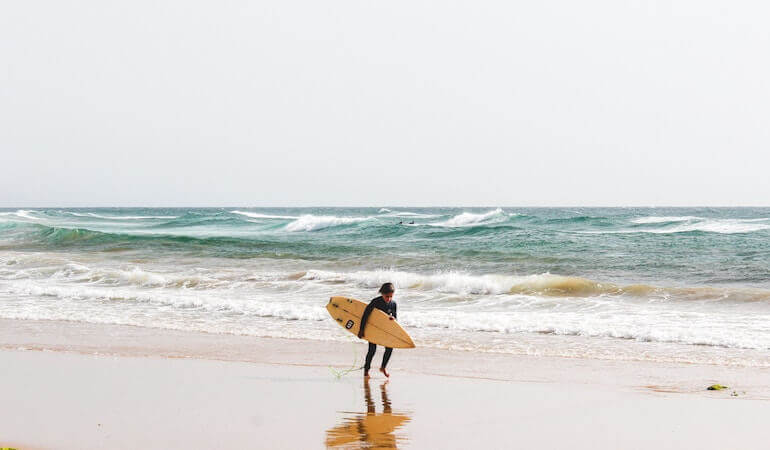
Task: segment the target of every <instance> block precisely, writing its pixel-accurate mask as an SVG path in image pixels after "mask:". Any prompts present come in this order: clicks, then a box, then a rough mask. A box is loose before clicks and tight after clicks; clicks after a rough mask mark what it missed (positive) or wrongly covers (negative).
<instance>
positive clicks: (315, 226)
mask: <svg viewBox="0 0 770 450" xmlns="http://www.w3.org/2000/svg"><path fill="white" fill-rule="evenodd" d="M369 219H371V217H337V216H314V215H312V214H306V215H304V216H300V217H299V218H298V219H297V220H295V221H294V222H291V223H289V224H288V225H286V230H288V231H318V230H323V229H325V228H330V227H337V226H340V225H350V224H354V223H360V222H365V221H367V220H369Z"/></svg>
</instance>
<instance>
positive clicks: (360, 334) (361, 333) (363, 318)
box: [358, 302, 374, 338]
mask: <svg viewBox="0 0 770 450" xmlns="http://www.w3.org/2000/svg"><path fill="white" fill-rule="evenodd" d="M373 309H374V302H371V303H369V304H368V305H366V308H364V313H363V314H362V315H361V326H360V327H359V328H358V337H360V338H363V337H364V327H365V326H366V321H367V320H369V314H371V313H372V310H373Z"/></svg>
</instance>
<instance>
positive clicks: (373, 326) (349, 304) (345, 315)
mask: <svg viewBox="0 0 770 450" xmlns="http://www.w3.org/2000/svg"><path fill="white" fill-rule="evenodd" d="M364 309H366V303H364V302H361V301H358V300H356V299H354V298H347V297H332V298H331V299H329V303H328V304H327V305H326V310H327V311H329V315H331V316H332V319H334V321H335V322H337V323H338V324H339V325H340V326H341V327H342V328H344V329H346V330H348V331H349V332H351V333H353V334H354V335H356V336H358V330H359V328H360V327H361V316H363V315H364ZM364 339H365V340H367V341H369V342H371V343H373V344H377V345H382V346H384V347H390V348H414V341H412V338H411V337H409V333H407V332H406V331H404V329H403V328H401V325H399V324H398V322H396V321H395V320H390V318H389V317H388V315H387V314H385V313H384V312H382V311H380V310H379V309H377V308H375V309H374V310H372V313H371V314H370V315H369V318H368V319H367V320H366V327H364Z"/></svg>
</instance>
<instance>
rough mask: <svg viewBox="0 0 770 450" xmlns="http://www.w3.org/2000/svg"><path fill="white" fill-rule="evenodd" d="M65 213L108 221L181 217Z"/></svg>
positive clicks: (173, 217)
mask: <svg viewBox="0 0 770 450" xmlns="http://www.w3.org/2000/svg"><path fill="white" fill-rule="evenodd" d="M63 212H64V213H67V214H70V215H73V216H77V217H94V218H97V219H106V220H142V219H176V218H178V217H179V216H103V215H101V214H96V213H76V212H72V211H63Z"/></svg>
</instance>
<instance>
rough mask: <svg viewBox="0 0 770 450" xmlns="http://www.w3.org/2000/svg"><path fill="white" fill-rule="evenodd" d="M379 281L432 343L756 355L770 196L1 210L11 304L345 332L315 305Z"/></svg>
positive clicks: (82, 315) (272, 329)
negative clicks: (587, 204)
mask: <svg viewBox="0 0 770 450" xmlns="http://www.w3.org/2000/svg"><path fill="white" fill-rule="evenodd" d="M385 281H393V282H395V283H396V285H397V287H398V289H399V291H398V296H399V298H400V299H401V301H402V303H403V307H402V309H403V310H405V311H410V309H411V311H410V313H409V314H408V317H404V319H402V322H403V323H404V325H405V326H407V328H408V329H410V332H412V333H413V334H415V335H417V336H418V337H421V338H423V340H424V342H425V343H426V345H433V346H437V347H453V348H454V347H458V348H481V349H482V350H489V351H502V352H520V351H523V350H522V349H521V342H527V343H528V344H527V345H529V346H530V347H528V348H532V346H534V347H537V351H536V352H535V353H537V352H541V353H542V352H545V353H548V349H549V348H550V347H551V346H553V347H559V346H561V347H559V348H561V350H560V352H562V353H564V352H566V351H567V350H564V348H568V349H570V350H569V352H572V353H569V354H570V355H572V354H573V353H575V352H576V353H577V354H583V353H585V354H586V355H589V356H590V355H594V356H595V354H597V352H599V353H602V351H601V350H602V349H604V348H609V347H612V348H613V349H615V350H614V351H617V350H618V349H619V348H620V349H623V348H627V349H629V350H628V353H629V354H631V353H633V352H636V350H634V351H633V352H632V351H631V350H630V345H631V344H630V343H627V344H626V345H625V346H624V345H622V344H620V342H621V341H633V342H634V344H633V345H638V344H639V343H650V345H652V344H655V345H662V344H667V345H668V344H671V345H674V346H679V347H676V348H673V347H672V348H658V349H657V350H656V351H659V354H660V355H663V356H666V355H668V356H666V357H671V358H673V359H677V358H679V359H685V360H687V357H686V356H683V355H687V354H688V349H689V350H692V351H693V352H694V353H698V351H695V350H693V347H687V346H693V345H696V346H704V345H705V346H709V347H714V348H722V349H735V350H736V351H737V350H740V351H753V352H760V353H758V354H755V353H752V354H751V355H749V356H746V355H743V356H742V357H741V358H743V359H741V358H738V360H739V362H740V361H744V362H745V361H747V360H751V361H753V362H752V364H754V363H757V361H760V362H762V361H764V360H765V358H766V356H767V355H766V354H765V353H763V352H766V351H768V350H770V208H496V207H491V208H490V207H486V208H396V207H388V208H380V207H376V208H243V207H238V208H235V207H233V208H152V209H146V208H98V209H93V208H76V209H69V208H50V209H17V208H14V209H5V210H0V300H2V303H0V317H5V318H15V319H48V320H75V321H88V322H99V323H123V324H133V325H139V326H152V327H163V328H175V329H191V330H201V331H210V332H225V333H239V334H253V335H264V336H284V337H286V336H289V337H299V336H302V337H310V338H314V339H344V338H345V336H344V335H334V334H333V331H332V330H333V328H332V329H330V328H329V327H328V326H327V325H328V324H326V322H325V320H326V317H325V315H324V314H325V311H323V309H322V308H318V307H317V306H318V305H319V304H320V305H323V303H324V301H325V298H327V297H328V296H329V295H349V296H355V297H359V298H368V297H372V296H374V293H375V291H376V287H377V286H378V285H379V284H380V283H382V282H385ZM332 325H333V324H332ZM478 333H482V334H483V335H481V334H478ZM490 333H491V334H490ZM490 336H492V337H490ZM543 336H553V338H552V339H551V340H550V341H549V340H548V339H545V338H543ZM564 337H572V338H571V339H572V340H571V341H570V342H566V341H564V339H563V338H564ZM544 339H545V340H544ZM534 341H536V342H537V344H533V342H534ZM578 341H579V342H580V344H579V347H580V348H578V349H575V348H573V347H574V346H575V345H578V344H576V342H578ZM565 346H566V347H565ZM607 346H609V347H607ZM681 346H684V347H681ZM581 352H583V353H581ZM592 352H593V353H592ZM557 353H559V352H557ZM562 353H559V354H562ZM620 353H623V352H622V351H621V352H620ZM602 354H604V353H602ZM671 355H674V356H671ZM663 356H661V357H663ZM717 356H719V358H722V359H719V358H717V357H716V356H714V355H710V356H708V358H711V359H714V360H719V361H723V360H726V359H725V358H727V359H729V360H730V361H732V359H730V357H731V355H730V354H721V355H717ZM704 358H705V357H704ZM663 359H666V358H663ZM762 364H763V363H762Z"/></svg>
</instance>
